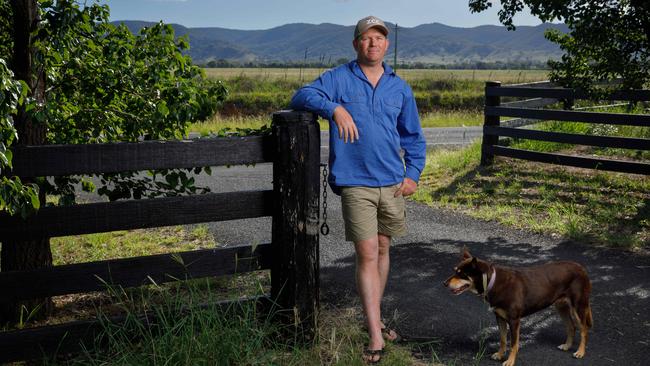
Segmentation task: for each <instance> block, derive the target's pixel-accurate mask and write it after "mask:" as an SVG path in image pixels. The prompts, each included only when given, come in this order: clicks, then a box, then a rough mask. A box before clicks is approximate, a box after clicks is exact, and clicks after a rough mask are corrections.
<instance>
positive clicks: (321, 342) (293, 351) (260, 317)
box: [45, 280, 420, 366]
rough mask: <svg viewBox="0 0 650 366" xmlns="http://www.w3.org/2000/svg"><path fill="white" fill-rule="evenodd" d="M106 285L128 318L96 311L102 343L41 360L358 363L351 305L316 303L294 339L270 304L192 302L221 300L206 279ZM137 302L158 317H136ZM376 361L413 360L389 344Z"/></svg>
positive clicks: (359, 340)
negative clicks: (310, 321)
mask: <svg viewBox="0 0 650 366" xmlns="http://www.w3.org/2000/svg"><path fill="white" fill-rule="evenodd" d="M112 293H113V296H114V297H115V298H116V302H117V303H118V304H119V305H118V306H119V307H120V308H121V309H122V313H125V314H127V321H126V322H125V323H124V324H123V325H113V324H112V323H110V322H108V321H106V320H105V319H106V316H107V315H109V314H104V315H102V316H100V318H101V319H103V320H104V321H103V322H102V324H103V332H102V334H101V335H100V337H99V338H98V339H97V340H96V344H95V345H97V344H100V343H101V344H103V347H94V345H87V346H88V347H87V350H86V351H85V352H84V353H83V354H82V355H80V356H77V357H75V358H73V359H69V360H65V361H55V360H49V361H48V362H45V363H46V364H48V365H58V364H66V365H106V364H111V365H166V364H170V365H230V364H234V365H314V366H315V365H359V366H361V365H364V363H363V362H362V359H361V350H362V349H363V347H364V344H366V343H367V336H366V334H365V332H364V331H363V328H362V326H361V323H360V321H359V320H360V318H361V316H360V314H359V307H358V306H357V307H353V308H343V309H336V308H324V309H322V311H321V313H320V314H319V323H320V324H321V325H320V327H318V328H317V334H316V337H315V340H314V341H313V342H311V343H308V344H301V343H298V344H296V343H294V342H293V338H292V336H291V332H290V331H289V332H286V331H284V330H283V328H284V327H285V326H283V325H280V324H279V323H277V322H275V321H273V320H272V314H273V313H274V312H273V311H272V312H271V315H268V314H261V313H258V312H257V309H256V308H255V306H254V305H253V304H252V303H241V304H233V305H231V306H228V307H225V308H224V307H217V306H208V307H202V308H199V307H197V305H198V304H215V303H217V302H218V301H219V300H221V297H220V296H216V295H218V293H219V292H218V291H215V289H214V288H213V285H212V284H211V281H209V280H202V281H198V280H197V281H194V282H192V283H189V284H182V285H178V284H177V285H174V286H168V287H167V288H166V289H163V290H161V291H159V293H154V292H153V291H151V289H148V288H145V289H141V290H140V291H137V290H136V291H131V292H127V291H122V290H120V289H113V290H112ZM134 293H135V295H134ZM248 293H249V294H250V291H249V292H248ZM152 294H153V295H152ZM215 294H216V295H215ZM143 309H145V310H148V311H149V313H150V314H154V316H155V318H156V319H157V321H155V322H153V323H150V322H148V321H147V322H146V321H144V320H141V319H139V318H138V314H141V313H142V310H143ZM382 364H385V365H396V366H397V365H400V366H401V365H404V366H406V365H416V364H420V363H418V361H417V360H415V359H413V358H412V356H411V351H410V349H409V348H408V347H406V346H400V345H393V344H388V345H387V353H386V355H385V356H384V359H383V362H382Z"/></svg>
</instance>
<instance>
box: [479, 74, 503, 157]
mask: <svg viewBox="0 0 650 366" xmlns="http://www.w3.org/2000/svg"><path fill="white" fill-rule="evenodd" d="M500 86H501V82H500V81H487V82H486V83H485V106H486V107H498V106H499V105H501V97H499V96H488V95H487V90H488V88H492V87H500ZM483 113H485V112H483ZM500 121H501V117H500V116H488V115H485V122H484V123H483V126H484V127H485V126H499V123H500ZM498 142H499V136H495V135H486V134H485V129H484V131H483V144H482V146H481V165H483V166H488V165H492V163H493V162H494V154H493V153H492V152H491V151H488V149H489V147H490V146H494V145H496V144H497V143H498Z"/></svg>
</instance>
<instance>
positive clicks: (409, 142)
mask: <svg viewBox="0 0 650 366" xmlns="http://www.w3.org/2000/svg"><path fill="white" fill-rule="evenodd" d="M397 131H398V132H399V136H400V147H401V148H402V149H403V150H404V164H405V166H406V176H407V177H408V178H411V179H412V180H414V181H415V182H418V181H419V180H420V175H421V174H422V170H424V165H425V163H426V151H427V146H426V140H425V139H424V134H423V133H422V126H421V125H420V117H419V116H418V108H417V105H416V104H415V97H414V96H413V91H412V90H411V88H409V87H407V91H406V95H405V98H404V102H403V105H402V111H401V113H400V115H399V116H398V118H397Z"/></svg>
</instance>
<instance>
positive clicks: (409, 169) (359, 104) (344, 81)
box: [291, 61, 426, 192]
mask: <svg viewBox="0 0 650 366" xmlns="http://www.w3.org/2000/svg"><path fill="white" fill-rule="evenodd" d="M383 66H384V74H383V75H382V76H381V79H380V80H379V82H378V83H377V86H376V87H375V88H373V86H372V84H370V82H369V81H368V78H366V76H365V74H364V73H363V71H362V70H361V67H360V66H359V64H358V63H357V62H356V61H352V62H350V63H348V64H345V65H341V66H339V67H337V68H334V69H331V70H328V71H326V72H324V73H323V74H322V75H321V76H320V77H319V78H318V79H316V80H315V81H314V82H312V83H311V84H309V85H307V86H304V87H302V88H301V89H299V90H298V91H297V92H296V94H295V95H294V96H293V98H292V100H291V108H293V109H299V110H307V111H310V112H314V113H317V114H318V115H320V116H321V117H323V118H325V119H328V120H329V124H330V156H329V164H330V177H329V183H330V185H331V186H332V188H333V189H334V191H335V192H336V188H337V187H345V186H364V187H384V186H389V185H394V184H397V183H401V182H402V181H403V180H404V177H408V178H411V179H413V180H414V181H415V182H418V180H419V179H420V174H421V173H422V169H424V164H425V158H426V142H425V139H424V135H423V134H422V127H421V126H420V118H419V117H418V111H417V106H416V105H415V98H414V97H413V92H412V91H411V88H410V87H409V86H408V84H406V82H405V81H404V80H402V79H401V78H400V77H399V76H397V75H396V74H395V72H394V71H393V70H392V69H391V67H390V66H388V65H387V64H384V65H383ZM339 105H340V106H343V107H344V108H345V109H346V110H347V111H348V112H349V113H350V115H351V116H352V118H353V119H354V123H355V124H356V126H357V130H358V131H359V140H358V141H355V142H354V143H350V142H348V143H344V141H343V139H341V138H339V134H338V129H337V126H336V123H334V120H333V119H332V116H333V114H334V109H336V107H338V106H339ZM400 149H403V150H404V159H403V160H402V157H401V155H400Z"/></svg>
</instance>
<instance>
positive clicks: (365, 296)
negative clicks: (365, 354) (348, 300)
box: [354, 236, 384, 350]
mask: <svg viewBox="0 0 650 366" xmlns="http://www.w3.org/2000/svg"><path fill="white" fill-rule="evenodd" d="M354 246H355V250H356V262H357V269H356V280H357V291H358V292H359V297H360V298H361V305H362V307H363V312H364V313H365V315H366V322H367V327H368V335H369V336H370V341H369V344H368V349H371V350H378V349H382V348H383V347H384V339H383V338H382V335H381V310H380V302H381V298H380V296H381V291H382V284H381V276H380V272H379V240H378V237H376V236H375V237H373V238H370V239H365V240H360V241H358V242H356V243H354Z"/></svg>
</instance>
